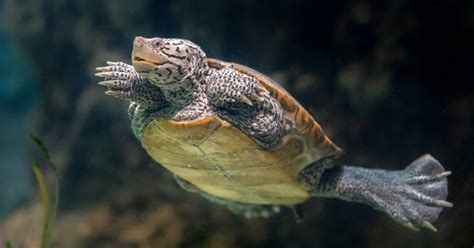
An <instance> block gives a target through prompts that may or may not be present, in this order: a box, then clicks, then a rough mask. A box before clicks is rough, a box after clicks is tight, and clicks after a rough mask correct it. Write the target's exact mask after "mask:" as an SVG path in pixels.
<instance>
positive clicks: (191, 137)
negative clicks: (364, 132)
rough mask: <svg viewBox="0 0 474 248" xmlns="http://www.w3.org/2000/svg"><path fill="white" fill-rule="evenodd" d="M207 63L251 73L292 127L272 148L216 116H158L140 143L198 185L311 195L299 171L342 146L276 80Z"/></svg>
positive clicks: (251, 195)
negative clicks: (258, 142)
mask: <svg viewBox="0 0 474 248" xmlns="http://www.w3.org/2000/svg"><path fill="white" fill-rule="evenodd" d="M208 63H209V66H210V67H213V68H216V69H220V68H223V67H227V66H232V67H233V68H234V69H235V70H237V71H239V72H241V73H244V74H247V75H249V76H252V77H254V78H255V79H256V80H257V81H258V82H259V83H260V84H261V85H262V86H263V87H265V88H266V89H267V90H268V91H269V92H270V94H271V95H272V96H273V97H274V98H275V99H277V100H278V101H279V102H280V104H281V106H282V107H283V109H284V112H285V115H286V117H287V118H289V119H290V120H294V123H295V129H294V131H293V132H291V133H290V134H287V135H286V136H285V137H284V138H283V139H282V142H281V144H280V145H279V146H278V147H277V148H275V149H265V148H263V147H261V146H260V145H259V144H257V143H256V142H255V140H253V139H252V138H251V137H249V136H248V135H247V134H245V133H244V132H242V131H241V130H240V129H238V128H236V127H234V126H233V125H232V124H231V123H229V122H227V121H225V120H222V119H220V118H219V117H218V116H208V117H205V118H201V119H197V120H192V121H175V120H171V119H167V118H164V117H156V118H155V119H154V120H153V121H151V122H150V123H149V124H148V125H147V126H146V127H145V130H144V135H143V139H142V144H143V147H144V148H145V149H146V151H147V152H148V154H149V155H150V156H151V157H152V158H153V159H154V160H156V161H157V162H159V163H160V164H161V165H163V166H164V167H165V168H167V169H168V170H170V171H171V172H173V173H174V174H176V175H177V176H179V177H181V178H183V179H185V180H186V181H188V182H189V183H191V184H193V185H194V186H196V187H197V188H199V189H200V190H202V191H204V192H206V193H208V194H210V195H213V196H217V197H220V198H224V199H229V200H232V201H237V202H243V203H253V204H278V205H291V204H297V203H301V202H303V201H305V200H306V199H308V198H309V192H308V190H307V189H306V188H305V187H304V186H303V185H302V184H301V183H300V182H299V181H298V179H297V176H298V173H299V172H300V171H301V170H302V169H304V168H305V167H306V166H308V165H310V164H311V163H313V162H314V161H317V160H319V159H321V158H324V157H328V156H338V155H340V154H341V153H342V150H341V149H340V148H339V147H337V146H336V145H335V144H334V143H333V142H332V141H331V140H330V139H329V138H328V137H327V136H326V135H325V134H324V132H323V130H322V129H321V127H320V126H319V124H318V123H317V122H316V121H315V120H314V119H313V117H312V116H311V115H310V114H309V113H308V111H306V110H305V109H304V108H303V107H302V106H301V105H300V104H299V103H298V102H297V101H296V100H295V99H294V98H293V97H292V96H291V95H290V94H289V93H288V92H287V91H286V90H285V89H283V87H281V86H280V85H279V84H278V83H276V82H275V81H274V80H272V79H271V78H269V77H268V76H265V75H264V74H262V73H259V72H257V71H255V70H253V69H251V68H248V67H246V66H243V65H239V64H235V63H228V62H224V61H220V60H216V59H208Z"/></svg>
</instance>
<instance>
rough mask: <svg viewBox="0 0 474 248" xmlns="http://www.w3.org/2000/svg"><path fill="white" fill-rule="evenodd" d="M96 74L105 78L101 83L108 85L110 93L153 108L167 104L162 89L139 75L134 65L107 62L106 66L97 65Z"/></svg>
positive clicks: (107, 92) (108, 92)
mask: <svg viewBox="0 0 474 248" xmlns="http://www.w3.org/2000/svg"><path fill="white" fill-rule="evenodd" d="M97 70H98V71H99V72H98V73H96V74H95V75H96V76H98V77H103V78H104V79H105V80H104V81H102V82H99V85H102V86H106V87H107V91H106V92H105V93H106V94H108V95H111V96H114V97H117V98H120V99H123V100H129V101H131V102H134V103H136V104H138V105H140V106H150V107H153V108H156V107H159V106H162V105H165V103H166V100H165V97H164V96H163V93H162V92H161V90H160V89H159V88H158V87H156V86H154V85H153V84H151V83H150V82H149V81H148V80H147V79H146V78H144V77H143V76H141V75H139V74H138V73H137V72H136V71H135V69H134V68H133V66H131V65H128V64H125V63H123V62H107V66H105V67H97Z"/></svg>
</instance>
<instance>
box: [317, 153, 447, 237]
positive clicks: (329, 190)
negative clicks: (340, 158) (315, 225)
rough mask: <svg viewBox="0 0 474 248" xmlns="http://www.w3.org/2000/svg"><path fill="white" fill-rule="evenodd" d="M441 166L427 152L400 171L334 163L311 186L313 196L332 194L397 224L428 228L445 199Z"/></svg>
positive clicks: (444, 183) (430, 226)
mask: <svg viewBox="0 0 474 248" xmlns="http://www.w3.org/2000/svg"><path fill="white" fill-rule="evenodd" d="M450 174H451V172H449V171H445V170H444V168H443V166H442V165H441V164H440V163H439V162H438V161H437V160H436V159H434V158H433V157H432V156H431V155H424V156H422V157H420V158H418V159H417V160H415V161H414V162H412V163H411V164H410V165H409V166H408V167H407V168H406V169H404V170H401V171H386V170H377V169H365V168H360V167H353V166H338V167H336V168H334V169H330V170H327V171H326V172H324V173H323V175H322V177H321V180H320V182H319V184H317V185H315V186H314V188H313V189H312V193H313V195H314V196H323V197H335V198H340V199H343V200H347V201H353V202H361V203H366V204H368V205H370V206H372V207H374V208H375V209H377V210H381V211H384V212H385V213H387V214H388V215H390V217H392V218H393V219H394V220H395V221H397V222H399V223H400V224H402V225H404V226H406V227H408V228H411V229H413V230H418V228H419V227H425V228H427V229H430V230H432V231H436V228H435V227H434V226H433V225H432V224H431V222H433V221H435V220H436V219H437V218H438V216H439V214H440V213H441V211H442V210H443V207H452V206H453V205H452V204H451V203H449V202H447V201H445V200H446V197H447V195H448V181H447V178H446V177H447V176H448V175H450Z"/></svg>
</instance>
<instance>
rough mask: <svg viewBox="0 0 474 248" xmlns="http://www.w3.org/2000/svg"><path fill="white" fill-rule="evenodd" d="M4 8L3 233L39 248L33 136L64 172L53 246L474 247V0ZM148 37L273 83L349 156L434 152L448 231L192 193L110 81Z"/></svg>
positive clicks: (61, 3) (0, 94) (358, 212)
mask: <svg viewBox="0 0 474 248" xmlns="http://www.w3.org/2000/svg"><path fill="white" fill-rule="evenodd" d="M0 21H1V22H0V117H1V121H0V137H1V138H0V246H1V245H3V242H4V241H5V240H11V241H12V243H13V247H39V242H40V235H41V231H42V227H41V221H42V209H41V205H40V203H39V193H38V186H37V185H36V181H35V178H34V176H33V174H32V172H31V169H30V163H31V160H32V159H33V158H34V159H37V160H39V162H40V163H44V161H43V160H41V159H40V158H41V157H42V156H41V154H39V153H38V152H37V151H36V149H34V145H33V143H32V142H31V141H30V138H29V135H30V133H31V132H35V133H37V134H38V135H39V136H40V137H41V138H42V139H43V141H44V143H45V144H46V145H47V146H48V147H49V149H50V152H51V154H52V156H53V160H54V162H55V163H56V165H57V166H58V167H59V168H58V169H59V172H60V176H61V178H60V180H61V202H60V209H59V212H58V216H57V219H56V222H55V229H54V232H53V247H394V248H395V247H430V248H437V247H440V248H441V247H443V248H445V247H472V246H473V245H474V235H473V234H474V80H473V72H474V63H473V55H474V53H473V45H474V1H468V0H465V1H463V0H460V1H427V0H421V1H400V0H387V1H367V0H356V1H302V0H281V1H251V0H243V1H219V0H201V1H184V0H173V1H171V0H169V1H153V0H149V1H125V0H117V1H106V0H82V1H66V0H48V1H46V0H0ZM137 35H142V36H145V37H153V36H159V37H179V38H186V39H189V40H192V41H194V42H195V43H197V44H199V45H200V46H201V47H202V48H203V49H204V51H205V52H206V53H207V54H208V56H209V57H214V58H220V59H223V60H228V61H234V62H238V63H241V64H245V65H248V66H250V67H253V68H255V69H257V70H259V71H261V72H264V73H266V74H268V75H270V76H271V77H273V78H275V79H276V80H277V81H279V82H281V83H282V84H283V85H284V86H285V88H286V89H287V90H288V91H289V92H290V93H291V94H293V95H294V96H295V97H296V99H298V100H300V102H301V103H302V105H303V106H305V107H306V108H307V109H308V110H310V112H311V113H312V114H314V116H315V117H316V119H317V120H318V122H319V123H320V124H321V125H322V126H323V128H324V130H325V131H326V133H327V134H328V135H329V136H330V137H331V138H332V139H333V140H334V141H335V142H336V144H338V145H339V146H341V147H343V148H344V149H345V151H346V154H345V156H343V157H342V158H341V159H339V160H338V162H339V163H348V164H353V165H359V166H365V167H377V168H384V169H402V168H404V167H405V166H406V165H407V164H408V163H410V162H411V161H412V160H414V159H416V158H417V157H419V156H421V155H423V154H425V153H431V154H432V155H433V156H434V157H435V158H437V159H438V160H439V161H440V162H441V163H442V164H443V165H444V166H445V168H446V169H447V170H451V171H453V174H452V175H451V176H450V177H449V191H450V194H449V196H448V200H449V201H451V202H453V203H454V208H452V209H445V210H444V211H443V212H442V213H441V215H440V217H439V219H438V221H436V222H435V223H434V225H435V226H436V227H437V228H438V233H432V232H429V231H426V230H423V231H421V232H413V231H411V230H409V229H407V228H405V227H403V226H401V225H398V224H397V223H395V222H394V221H392V220H391V219H390V218H389V217H388V216H386V215H385V214H382V213H380V212H377V211H374V210H372V209H370V208H369V207H367V206H365V205H361V204H355V203H347V202H343V201H339V200H333V199H321V198H318V199H311V200H309V201H307V202H306V203H305V204H303V205H302V206H301V209H302V212H303V215H304V222H303V223H296V222H295V219H294V217H293V215H292V213H291V211H289V210H285V211H283V213H281V214H280V215H278V216H275V217H273V218H271V219H254V220H246V219H244V218H241V217H237V216H234V215H233V214H232V213H230V212H229V211H227V210H226V209H224V208H223V207H220V206H217V205H214V204H211V203H209V202H208V201H206V200H205V199H203V198H201V197H199V196H198V195H195V194H191V193H187V192H185V191H183V190H181V189H180V188H179V186H178V185H177V184H176V183H175V182H174V179H173V177H172V175H171V174H170V173H169V172H167V171H166V170H165V169H163V168H162V167H160V166H158V165H157V164H156V163H155V162H154V161H153V160H152V159H151V158H150V157H148V156H147V155H146V153H145V151H144V150H143V149H142V148H141V147H140V144H139V143H138V141H137V140H136V139H135V138H134V137H133V135H132V132H131V131H130V128H129V124H130V123H129V120H128V117H127V113H126V107H127V104H126V103H125V102H123V101H119V100H117V99H114V98H112V97H108V96H106V95H104V94H103V91H104V89H103V88H102V87H99V86H98V85H96V83H97V81H99V79H98V78H96V77H94V72H95V71H94V68H95V67H97V66H103V65H104V62H105V61H106V60H111V61H124V62H128V63H129V62H130V52H131V48H132V41H133V38H134V37H135V36H137ZM44 172H45V174H46V179H47V182H48V185H50V184H51V183H52V182H53V177H52V175H51V173H50V171H48V170H47V169H46V170H45V171H44Z"/></svg>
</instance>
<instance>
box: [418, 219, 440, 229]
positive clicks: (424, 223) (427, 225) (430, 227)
mask: <svg viewBox="0 0 474 248" xmlns="http://www.w3.org/2000/svg"><path fill="white" fill-rule="evenodd" d="M421 225H422V226H423V227H424V228H426V229H428V230H430V231H433V232H437V231H438V229H436V227H435V226H433V225H432V224H431V223H429V222H428V221H426V220H424V221H422V222H421Z"/></svg>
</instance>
